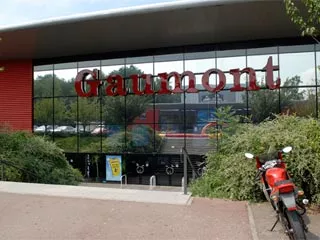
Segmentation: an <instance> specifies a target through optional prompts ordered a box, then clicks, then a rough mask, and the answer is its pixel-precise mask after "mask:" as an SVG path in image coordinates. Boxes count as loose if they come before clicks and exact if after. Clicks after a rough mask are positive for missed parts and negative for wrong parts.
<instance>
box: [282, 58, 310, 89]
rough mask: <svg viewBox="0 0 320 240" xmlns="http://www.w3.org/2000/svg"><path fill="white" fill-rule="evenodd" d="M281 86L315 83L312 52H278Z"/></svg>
mask: <svg viewBox="0 0 320 240" xmlns="http://www.w3.org/2000/svg"><path fill="white" fill-rule="evenodd" d="M280 77H281V85H282V86H306V85H315V56H314V53H313V52H302V53H284V54H280Z"/></svg>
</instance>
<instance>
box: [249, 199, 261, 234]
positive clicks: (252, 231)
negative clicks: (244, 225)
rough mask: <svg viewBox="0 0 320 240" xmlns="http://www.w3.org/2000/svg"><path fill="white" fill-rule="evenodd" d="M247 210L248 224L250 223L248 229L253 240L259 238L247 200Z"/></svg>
mask: <svg viewBox="0 0 320 240" xmlns="http://www.w3.org/2000/svg"><path fill="white" fill-rule="evenodd" d="M246 206H247V210H248V217H249V225H250V230H251V236H252V239H253V240H259V237H258V233H257V228H256V224H255V222H254V217H253V213H252V209H251V207H250V203H249V202H247V204H246Z"/></svg>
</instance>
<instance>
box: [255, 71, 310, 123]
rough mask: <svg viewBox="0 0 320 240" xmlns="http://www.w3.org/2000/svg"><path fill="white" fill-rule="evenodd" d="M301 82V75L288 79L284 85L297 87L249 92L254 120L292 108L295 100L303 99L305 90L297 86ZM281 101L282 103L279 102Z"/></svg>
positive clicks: (261, 119)
mask: <svg viewBox="0 0 320 240" xmlns="http://www.w3.org/2000/svg"><path fill="white" fill-rule="evenodd" d="M300 83H301V79H300V77H299V76H295V77H292V78H288V79H286V81H285V82H284V84H283V86H286V87H292V86H296V88H282V89H281V91H280V98H279V90H272V91H271V90H268V89H267V90H260V91H252V92H250V93H249V106H250V107H251V111H252V112H251V114H252V121H253V122H261V121H263V120H265V119H267V118H269V119H272V118H273V114H274V113H279V112H280V109H279V107H281V109H285V108H290V107H291V106H292V105H293V103H294V102H295V101H299V100H302V99H303V94H304V91H301V89H300V88H297V87H298V86H299V84H300ZM279 101H280V103H279Z"/></svg>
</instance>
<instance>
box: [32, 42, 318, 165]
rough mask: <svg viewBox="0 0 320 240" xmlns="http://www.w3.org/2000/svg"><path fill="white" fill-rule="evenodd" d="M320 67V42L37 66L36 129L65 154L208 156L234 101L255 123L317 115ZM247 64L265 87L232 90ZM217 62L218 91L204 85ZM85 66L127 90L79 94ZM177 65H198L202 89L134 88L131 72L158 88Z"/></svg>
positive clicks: (238, 111) (170, 84)
mask: <svg viewBox="0 0 320 240" xmlns="http://www.w3.org/2000/svg"><path fill="white" fill-rule="evenodd" d="M269 57H272V60H273V65H279V70H276V71H273V75H274V79H275V80H276V79H277V78H278V77H280V78H281V88H280V89H276V90H269V89H266V87H265V80H266V79H265V72H264V71H263V68H264V67H265V66H266V64H267V61H268V58H269ZM319 65H320V48H319V47H318V46H316V45H299V46H285V47H283V46H278V47H267V48H255V49H237V50H227V51H220V50H217V51H208V52H192V53H178V54H169V55H155V56H143V57H131V58H119V59H105V60H96V61H85V62H70V63H59V64H52V65H39V66H34V125H35V126H34V132H35V133H37V134H45V135H46V136H47V137H48V138H49V139H52V140H53V141H55V142H56V143H57V144H58V145H59V146H60V147H61V148H63V149H64V150H65V152H67V153H86V154H87V153H100V154H101V153H104V154H108V153H110V154H128V155H130V154H131V155H130V157H128V159H129V158H130V159H132V158H134V157H133V156H134V155H135V154H136V156H139V157H137V158H136V159H144V158H146V157H143V155H141V154H149V155H150V156H156V155H158V156H160V155H161V154H171V155H174V154H176V155H179V154H180V150H181V148H182V147H186V149H187V151H188V152H189V154H191V155H195V156H196V155H197V156H203V155H205V154H206V153H207V152H208V151H209V150H211V149H214V148H215V147H216V146H217V144H215V142H217V141H218V138H217V137H216V136H217V135H215V134H210V131H208V129H210V126H214V123H215V122H216V120H217V119H216V118H217V116H216V111H217V109H219V108H221V107H226V106H230V107H232V109H234V110H235V112H236V114H237V115H241V116H243V117H244V118H245V117H249V118H251V119H252V120H253V121H254V122H260V121H263V120H264V119H266V118H272V116H273V114H274V113H276V114H278V113H292V114H293V113H295V114H297V115H299V116H313V117H316V118H318V115H319V114H318V92H319V83H320V81H319V80H318V78H319V76H320V70H319V67H318V66H319ZM246 67H250V68H253V69H255V71H256V78H257V82H258V85H259V86H260V87H261V89H260V90H259V91H246V90H245V91H240V92H231V91H230V88H232V87H233V83H234V76H233V75H231V74H230V73H229V71H230V70H231V69H240V70H242V69H244V68H246ZM212 68H217V69H220V70H222V71H223V72H224V73H225V76H226V86H225V88H224V90H222V91H220V92H218V93H212V92H209V91H207V90H206V89H205V88H204V87H203V85H202V76H203V74H204V72H206V71H207V70H208V69H212ZM82 69H90V70H93V69H98V70H100V71H99V78H100V79H105V78H106V77H107V76H108V75H110V74H120V75H122V76H123V77H124V78H125V82H126V84H125V86H126V88H127V89H128V92H129V93H128V95H126V96H115V97H110V96H107V95H106V92H105V87H102V88H100V95H99V96H98V97H92V98H81V97H78V96H77V94H76V91H75V89H74V81H75V77H76V75H77V73H78V72H79V71H80V70H82ZM172 71H176V72H178V73H180V74H181V73H182V72H184V71H192V72H193V73H194V74H195V83H196V88H197V89H198V90H199V92H198V93H187V92H184V93H181V94H168V95H160V94H153V95H143V96H137V95H134V94H133V91H132V80H131V79H130V75H132V74H139V75H141V74H152V75H153V81H152V84H153V86H152V88H153V90H155V91H158V90H159V89H160V85H161V84H160V78H159V76H157V74H158V73H163V72H167V73H170V72H172ZM248 81H249V77H248V74H242V75H241V76H240V84H241V86H242V87H244V88H246V87H248V85H249V82H248ZM188 83H189V79H188V77H185V78H184V81H183V82H182V86H181V88H182V89H187V88H188ZM209 84H210V86H211V87H216V86H217V85H218V75H217V74H211V75H210V78H209ZM174 87H175V82H174V78H170V81H169V82H168V88H169V89H173V88H174ZM143 88H144V81H143V80H139V90H143ZM244 118H242V119H244ZM214 128H215V127H214ZM208 133H209V134H208ZM159 159H160V158H157V161H158V164H160V163H161V162H163V164H165V165H167V164H168V163H167V162H168V161H169V160H168V161H167V160H166V161H164V160H159ZM134 161H136V160H134ZM134 161H133V162H134ZM137 161H139V160H137ZM143 161H148V162H149V161H150V160H143ZM172 161H173V160H172ZM151 162H152V161H151ZM164 162H166V163H164ZM169 162H171V160H170V161H169ZM173 162H175V161H173ZM170 164H171V163H170ZM150 167H152V163H150Z"/></svg>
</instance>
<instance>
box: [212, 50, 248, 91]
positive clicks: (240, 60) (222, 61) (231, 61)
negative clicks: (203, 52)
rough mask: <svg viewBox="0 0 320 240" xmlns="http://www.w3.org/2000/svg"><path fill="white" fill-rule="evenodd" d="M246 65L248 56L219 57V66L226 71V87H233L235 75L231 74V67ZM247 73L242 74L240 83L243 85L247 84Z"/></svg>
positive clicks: (240, 67) (243, 66)
mask: <svg viewBox="0 0 320 240" xmlns="http://www.w3.org/2000/svg"><path fill="white" fill-rule="evenodd" d="M245 67H246V57H245V56H241V57H224V58H217V68H218V69H220V70H221V71H223V72H226V73H225V76H226V86H225V89H229V88H232V87H233V76H232V75H231V74H229V71H230V70H231V69H240V70H242V69H244V68H245ZM246 79H247V76H246V74H242V75H241V78H240V83H242V86H243V87H245V86H246Z"/></svg>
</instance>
